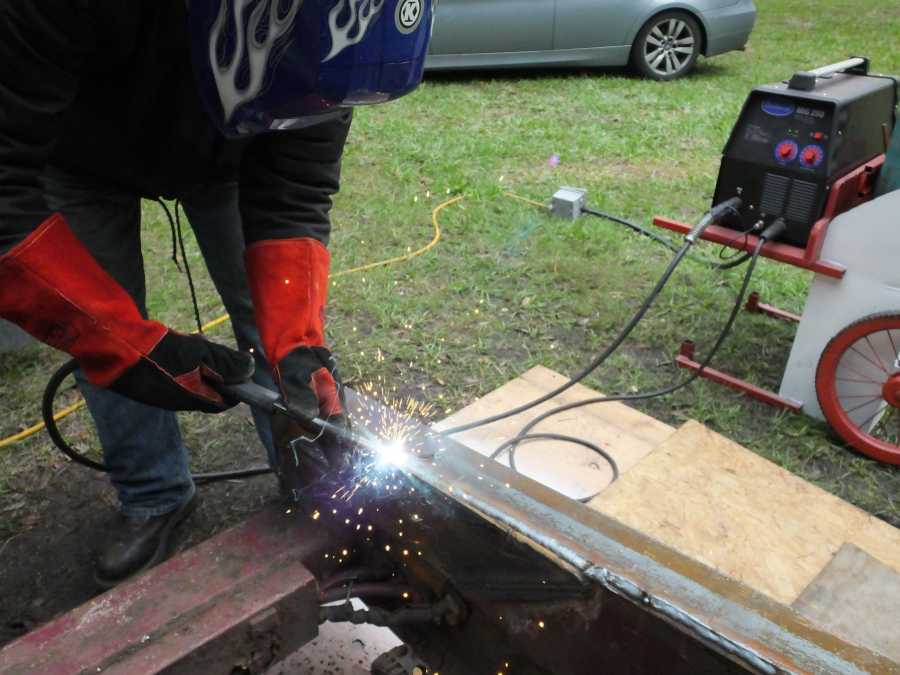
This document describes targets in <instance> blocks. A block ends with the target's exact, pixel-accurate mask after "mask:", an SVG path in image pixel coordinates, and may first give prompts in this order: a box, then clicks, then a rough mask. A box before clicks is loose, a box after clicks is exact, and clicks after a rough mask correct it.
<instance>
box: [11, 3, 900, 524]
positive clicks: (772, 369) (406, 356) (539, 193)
mask: <svg viewBox="0 0 900 675" xmlns="http://www.w3.org/2000/svg"><path fill="white" fill-rule="evenodd" d="M759 5H760V19H759V24H758V26H757V29H756V32H755V34H754V36H753V38H752V40H751V43H750V46H749V49H748V51H747V52H745V53H735V54H730V55H726V56H724V57H718V58H715V59H712V60H709V61H702V62H701V63H700V66H699V67H698V69H697V72H696V73H695V74H694V75H693V76H691V77H689V78H687V79H684V80H680V81H677V82H674V83H656V82H650V81H645V80H641V79H637V78H636V77H632V76H631V75H629V74H627V73H624V72H618V71H616V72H595V71H587V70H578V71H550V72H547V71H545V72H540V73H522V72H515V73H488V74H484V73H477V74H466V75H449V76H447V75H442V76H439V77H438V76H432V77H429V78H428V80H427V82H426V83H425V85H424V86H423V87H422V88H421V90H420V91H419V92H417V93H416V94H415V95H413V96H410V97H408V98H406V99H404V100H402V101H399V102H397V103H395V104H392V105H388V106H383V107H377V108H372V109H366V110H361V111H359V113H358V115H357V117H356V122H355V126H354V129H353V132H352V135H351V139H350V143H349V146H348V148H347V155H346V162H345V170H344V189H343V192H342V193H341V195H340V196H339V198H338V199H337V204H336V209H335V214H334V218H335V232H334V238H333V244H332V250H333V254H334V269H335V270H341V269H346V268H348V267H351V266H354V265H358V264H361V263H364V262H368V261H371V260H377V259H381V258H388V257H391V256H395V255H398V254H402V253H405V252H406V251H407V248H408V247H412V248H417V247H419V246H421V245H423V244H424V243H426V242H427V241H428V240H429V239H430V237H431V233H432V230H431V223H430V214H431V209H432V208H433V207H434V206H436V205H437V204H439V203H440V202H442V201H444V200H446V199H447V198H448V195H454V196H455V195H464V196H465V199H464V200H463V201H462V202H460V203H459V204H457V205H454V206H452V207H450V208H449V209H447V210H446V211H445V212H444V213H443V214H442V216H441V218H442V225H443V227H444V238H443V240H442V242H441V244H440V245H439V246H438V247H437V248H436V249H434V250H433V251H432V252H430V253H429V254H427V255H425V256H423V257H420V258H417V259H415V260H413V261H412V262H410V263H407V264H403V265H398V266H394V267H390V268H382V269H377V270H372V271H369V272H366V273H364V274H358V275H352V276H345V277H341V278H339V279H337V280H336V283H335V286H334V288H333V289H332V296H331V307H330V327H329V332H330V340H331V343H332V345H333V347H334V350H335V352H336V353H337V354H339V355H340V357H341V358H342V362H343V370H344V373H345V377H346V378H348V379H352V380H353V381H355V382H357V383H359V382H364V381H371V380H375V379H377V378H379V377H381V378H384V380H385V381H387V382H390V383H391V384H392V385H395V386H396V387H398V388H399V389H400V390H402V391H404V392H406V393H413V392H415V391H417V390H420V396H422V397H428V398H430V399H432V400H434V401H435V402H436V403H437V404H438V406H439V413H440V415H441V416H443V414H444V413H448V412H451V411H453V410H456V409H458V408H460V407H462V406H464V405H466V404H467V403H469V402H471V401H472V400H473V399H474V398H476V397H477V396H480V395H482V394H485V393H487V392H488V391H491V390H492V389H494V388H496V387H498V386H499V385H501V384H503V383H504V382H506V381H508V380H509V379H511V378H513V377H516V376H517V375H518V374H520V373H522V372H524V371H525V370H527V369H528V368H530V367H532V366H534V365H537V364H543V365H546V366H548V367H550V368H553V369H556V370H558V371H561V372H564V373H572V372H574V371H575V370H576V369H577V368H578V367H579V366H580V365H581V364H583V363H584V362H585V361H586V360H588V359H589V358H590V357H591V355H593V354H594V353H596V352H597V351H598V350H600V349H602V347H603V346H604V345H605V344H606V343H607V342H608V340H609V339H610V338H611V337H612V336H613V335H614V334H615V333H616V332H617V331H618V329H619V327H620V326H621V325H622V324H623V323H624V321H625V320H626V319H627V317H628V316H629V315H630V313H631V312H632V311H633V309H634V307H635V306H636V304H637V303H638V302H639V301H640V300H641V299H642V298H643V297H644V295H645V294H646V293H647V292H648V290H649V289H650V288H651V287H652V285H653V283H654V282H655V281H656V279H657V277H658V275H659V274H660V273H661V271H662V269H663V268H664V266H665V264H666V263H667V261H668V258H669V255H668V253H667V252H666V251H665V250H664V249H662V248H661V247H657V246H655V245H654V244H652V243H649V242H647V241H645V240H643V239H639V238H637V237H636V236H634V235H631V234H629V233H628V232H627V231H626V230H624V229H622V228H621V227H619V226H617V225H614V224H611V223H605V222H602V221H598V220H592V219H591V220H589V219H586V218H583V219H581V220H579V221H578V222H575V223H569V222H562V221H557V220H553V219H551V218H550V217H549V216H547V215H546V214H544V213H542V212H541V211H540V210H538V209H535V208H533V207H530V206H528V205H526V204H523V203H520V202H516V201H513V200H511V199H509V198H507V197H505V196H504V193H505V192H506V191H508V190H511V191H514V192H516V193H518V194H521V195H524V196H528V197H531V198H534V199H538V200H542V201H543V200H546V199H547V198H548V197H549V195H551V194H552V193H553V192H554V191H555V190H556V188H558V187H559V186H560V185H563V184H566V185H580V186H584V187H586V188H588V189H589V191H590V202H591V205H592V206H594V207H596V208H600V209H603V210H607V211H610V212H613V213H616V214H620V215H622V216H626V217H630V218H633V219H637V220H639V221H643V222H649V220H650V219H651V217H652V216H653V215H654V214H665V215H669V216H674V217H678V218H682V219H686V220H696V219H697V218H698V216H699V215H700V214H701V213H702V212H703V210H704V209H705V208H707V207H708V206H709V202H710V199H711V195H712V191H713V188H714V183H715V176H716V172H717V169H718V160H719V153H720V151H721V148H722V146H723V144H724V142H725V140H726V138H727V135H728V132H729V130H730V128H731V126H732V124H733V123H734V121H735V119H736V117H737V114H738V112H739V110H740V107H741V105H742V104H743V102H744V100H745V98H746V95H747V93H748V92H749V90H750V89H751V88H752V87H753V86H755V85H757V84H763V83H768V82H774V81H778V80H781V79H783V78H785V77H787V76H789V75H790V74H791V73H793V72H794V71H795V70H798V69H801V68H807V67H814V66H818V65H823V64H825V63H830V62H833V61H838V60H841V59H843V58H845V57H846V56H847V55H849V54H863V55H868V56H870V57H871V58H872V60H873V67H874V69H875V70H878V71H883V72H889V73H900V50H898V49H897V44H896V36H897V35H900V11H897V10H895V9H889V7H890V3H885V2H876V1H875V0H836V1H830V2H828V3H824V4H823V3H821V2H812V1H811V0H760V2H759ZM551 155H558V156H559V158H560V162H559V165H558V166H551V165H550V164H549V163H548V158H549V157H550V156H551ZM145 216H146V236H145V248H146V251H145V254H146V260H147V265H148V284H149V288H150V304H151V308H152V311H153V312H154V314H155V315H156V316H157V317H158V318H160V319H161V320H163V321H166V322H169V323H170V324H172V325H175V326H177V327H180V328H182V329H189V328H191V326H192V318H191V316H192V313H191V308H190V300H189V296H188V292H187V286H186V283H185V281H184V279H183V277H182V276H181V275H180V274H179V273H178V271H177V270H176V269H175V267H174V266H173V265H172V264H171V262H170V261H169V260H168V251H169V246H170V244H169V238H168V236H169V235H168V227H167V225H166V223H165V221H164V220H163V217H162V214H161V212H160V210H159V209H158V207H157V206H156V205H154V204H152V203H147V204H146V206H145ZM187 245H188V248H189V255H190V256H191V260H192V261H193V262H194V268H195V269H196V270H198V274H197V276H202V273H201V268H202V265H201V261H200V257H199V253H198V252H197V249H196V245H195V244H194V242H193V240H192V239H190V238H189V239H188V241H187ZM708 252H713V251H712V249H710V250H709V251H708ZM740 276H741V272H740V271H737V272H732V273H730V274H723V273H721V272H715V271H711V270H709V269H707V268H705V267H703V266H700V265H695V264H691V263H686V264H685V265H683V266H682V268H681V270H680V272H679V273H678V275H677V276H676V278H675V279H674V280H673V283H672V284H670V286H669V288H668V290H667V291H666V292H665V293H664V295H663V296H662V297H661V298H660V300H659V302H658V303H657V305H656V308H655V310H654V311H653V313H652V314H651V316H650V317H649V318H648V319H647V320H646V321H645V322H644V323H643V324H642V325H641V326H640V327H639V329H638V330H637V331H636V333H635V334H634V336H633V338H632V339H631V340H630V341H629V342H628V343H627V344H626V347H625V348H624V349H623V350H622V351H621V352H620V353H619V354H618V355H617V356H616V357H614V358H613V359H612V360H611V361H610V362H609V364H608V366H607V367H606V368H604V369H603V370H601V371H600V372H598V373H597V374H596V375H595V376H594V377H592V378H591V379H590V380H589V381H588V384H589V385H590V386H594V387H596V388H598V389H601V390H603V391H605V392H608V393H613V392H632V391H638V390H643V389H650V388H655V387H659V386H661V385H664V384H668V383H670V382H672V381H673V380H674V379H675V378H678V377H680V376H682V373H680V372H679V371H677V369H676V368H675V367H674V366H673V364H672V357H673V355H674V353H675V351H676V350H677V348H678V345H679V344H680V342H681V340H682V339H684V338H687V337H690V338H692V339H694V340H696V341H697V344H698V348H699V349H700V350H701V353H702V350H703V349H704V348H705V347H708V346H709V344H710V343H711V341H712V339H714V337H715V335H716V334H717V332H718V331H719V329H720V326H721V322H722V321H723V320H724V317H725V315H726V314H727V311H728V310H729V309H730V305H731V303H732V301H733V298H734V293H735V290H736V289H737V286H738V284H739V281H740ZM808 282H809V275H808V274H807V273H804V272H800V271H797V270H794V269H790V268H787V267H785V266H781V265H776V264H773V263H769V262H763V263H761V264H760V269H759V271H758V274H757V277H756V280H755V282H754V284H753V288H754V289H755V290H759V291H760V292H761V293H762V294H763V296H764V298H765V299H766V301H768V302H773V303H775V304H778V305H780V306H782V307H785V308H787V309H790V310H793V311H797V312H799V311H801V310H802V307H803V302H804V298H805V292H806V287H807V284H808ZM199 287H200V293H201V310H202V312H203V315H204V318H206V319H211V318H214V317H215V316H217V315H218V314H220V313H221V307H220V305H219V303H218V300H217V298H216V296H215V294H214V292H213V291H212V288H211V285H210V283H209V281H208V280H207V279H205V278H202V279H201V280H200V283H199ZM213 335H214V336H221V338H222V339H225V338H226V337H227V335H228V331H227V329H225V328H219V329H217V332H215V333H214V334H213ZM792 335H793V327H792V326H789V325H787V324H782V323H777V322H773V321H771V320H769V319H765V318H762V317H759V316H754V315H749V314H746V313H745V314H743V315H742V316H741V317H740V319H739V323H738V326H737V329H736V331H735V337H734V338H733V339H731V340H730V341H729V342H728V343H727V344H726V346H725V347H724V349H723V351H722V352H721V354H720V356H719V358H718V359H717V363H718V364H720V365H721V366H722V367H723V368H724V369H726V370H728V371H730V372H732V373H734V374H736V375H739V376H742V377H746V378H747V379H749V380H751V381H753V382H755V383H758V384H760V385H763V386H766V387H771V388H777V385H778V381H779V378H780V374H781V372H782V369H783V367H784V363H785V361H786V358H787V354H788V350H789V348H790V345H791V340H792ZM62 361H63V358H62V357H61V356H60V355H59V354H57V353H53V352H52V351H51V350H49V349H47V348H43V347H34V348H30V349H28V350H27V351H25V352H23V353H20V354H17V355H5V356H3V357H0V372H2V374H3V377H2V383H0V437H5V436H7V435H9V434H11V433H14V432H16V431H18V430H20V429H21V428H23V427H24V426H27V425H28V424H30V423H32V422H33V421H35V420H37V419H38V417H39V403H40V393H41V390H42V388H43V385H44V382H45V379H46V377H47V376H48V375H49V372H50V370H51V368H52V367H54V366H55V365H57V364H60V363H61V362H62ZM639 407H641V408H642V409H644V410H645V411H647V412H649V413H650V414H652V415H654V416H656V417H658V418H660V419H662V420H664V421H666V422H669V423H671V424H676V425H677V424H679V423H681V422H683V421H685V420H687V419H697V420H699V421H701V422H703V423H705V424H707V425H709V426H710V427H711V428H713V429H715V430H717V431H719V432H721V433H723V434H725V435H726V436H729V437H730V438H733V439H734V440H736V441H738V442H739V443H741V444H743V445H745V446H747V447H749V448H751V449H753V450H754V451H756V452H758V453H759V454H761V455H763V456H765V457H767V458H769V459H771V460H773V461H774V462H776V463H778V464H780V465H781V466H784V467H786V468H787V469H789V470H791V471H793V472H795V473H797V474H799V475H801V476H803V477H804V478H806V479H808V480H810V481H812V482H814V483H816V484H818V485H820V486H821V487H823V488H825V489H827V490H829V491H831V492H833V493H835V494H837V495H839V496H841V497H843V498H844V499H847V500H848V501H850V502H852V503H854V504H856V505H858V506H860V507H861V508H863V509H865V510H866V511H868V512H870V513H872V514H875V515H877V516H879V517H881V518H884V519H885V520H887V521H889V522H891V523H893V524H895V525H898V526H900V497H898V495H900V471H898V470H897V469H894V468H890V467H887V466H882V465H879V464H877V463H875V462H873V461H870V460H867V459H865V458H862V457H860V456H858V455H856V454H854V453H852V452H850V451H848V450H847V449H845V448H844V447H843V446H842V445H841V444H840V443H839V442H838V441H837V440H836V439H835V437H834V436H833V435H832V434H831V433H830V432H829V429H828V428H827V427H826V426H825V425H824V424H820V423H818V422H815V421H812V420H810V419H808V418H805V417H802V416H794V415H782V414H779V413H777V412H776V411H774V410H773V409H771V408H768V407H765V406H763V405H760V404H757V403H754V402H752V401H750V400H748V399H746V398H743V397H741V396H739V395H737V394H735V393H732V392H729V391H727V390H725V389H723V388H720V387H716V386H715V385H711V384H708V383H697V384H695V385H693V386H692V387H691V388H690V389H689V390H687V391H684V392H681V393H679V394H678V395H676V396H674V397H672V398H668V399H662V400H655V401H651V402H647V403H645V404H641V405H640V406H639ZM65 424H66V426H65V427H64V428H65V429H66V430H67V432H68V433H70V434H71V435H72V436H73V437H75V438H81V439H82V440H84V439H87V438H88V437H89V435H90V424H89V418H88V417H87V415H86V414H85V413H79V415H78V416H77V417H76V418H75V419H72V420H69V421H67V422H66V423H65ZM216 424H217V422H216V420H215V419H210V418H205V419H201V418H199V417H198V416H190V417H187V418H186V424H185V426H186V428H187V434H188V443H189V446H191V447H192V448H194V449H195V451H196V463H197V466H198V467H201V466H202V467H203V468H210V467H212V466H216V464H217V462H218V461H220V456H219V455H218V454H217V453H219V452H221V447H220V446H221V445H222V444H221V443H219V444H216V443H210V442H208V440H203V439H209V438H214V437H215V432H216ZM61 461H62V460H61V459H59V457H58V456H57V455H56V453H55V451H54V450H53V449H52V446H51V444H50V442H49V440H48V439H47V437H46V436H44V435H39V436H36V437H34V438H33V439H31V440H29V441H26V442H24V443H21V444H19V445H17V446H14V447H12V448H5V449H0V514H2V513H4V512H6V513H7V514H12V513H17V514H18V513H22V511H21V510H17V509H15V508H14V507H15V505H16V504H20V503H21V501H22V500H23V499H24V496H23V495H26V494H27V493H28V492H29V491H30V490H31V489H32V488H33V486H34V485H35V484H36V483H37V482H40V480H41V475H42V473H43V470H45V469H48V468H51V467H53V466H54V465H58V464H59V463H60V462H61ZM22 517H24V516H22ZM18 518H19V517H18V516H17V517H16V518H13V517H7V516H2V517H0V541H2V539H3V538H4V537H5V536H6V535H8V534H11V533H13V532H15V531H16V530H17V529H18V528H20V527H21V524H20V523H19V521H18Z"/></svg>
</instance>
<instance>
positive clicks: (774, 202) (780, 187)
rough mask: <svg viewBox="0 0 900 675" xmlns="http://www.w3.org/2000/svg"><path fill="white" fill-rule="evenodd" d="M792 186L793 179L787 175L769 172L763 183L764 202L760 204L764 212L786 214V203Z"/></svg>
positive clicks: (771, 214)
mask: <svg viewBox="0 0 900 675" xmlns="http://www.w3.org/2000/svg"><path fill="white" fill-rule="evenodd" d="M790 187H791V179H790V178H788V177H787V176H779V175H777V174H774V173H767V174H766V179H765V182H764V183H763V191H762V203H761V204H760V205H759V206H760V209H761V210H762V212H763V213H765V214H766V215H770V216H782V215H784V205H785V202H787V194H788V189H789V188H790Z"/></svg>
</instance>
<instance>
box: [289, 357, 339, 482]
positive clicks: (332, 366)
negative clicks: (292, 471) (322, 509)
mask: <svg viewBox="0 0 900 675" xmlns="http://www.w3.org/2000/svg"><path fill="white" fill-rule="evenodd" d="M278 374H279V385H280V387H281V395H282V398H284V400H285V402H286V403H287V404H288V406H290V408H292V409H293V410H297V411H298V412H300V413H302V414H303V415H304V416H305V417H309V418H314V417H318V418H320V419H323V420H325V421H327V422H329V423H330V424H333V425H334V426H336V427H338V428H340V429H344V430H346V431H349V430H350V424H349V422H348V419H347V405H346V402H345V399H344V392H343V385H342V383H341V376H340V374H339V373H338V369H337V363H336V362H335V359H334V357H333V356H332V355H331V352H329V351H328V350H327V349H325V348H324V347H299V348H297V349H295V350H294V351H292V352H291V353H289V354H288V355H287V356H285V357H284V358H283V359H282V360H281V361H280V362H279V363H278ZM273 433H274V434H275V439H276V445H278V446H279V447H286V446H287V445H288V444H289V443H290V442H291V441H293V440H294V439H296V438H298V437H303V438H307V439H309V440H310V441H313V442H314V444H315V445H316V446H317V447H318V448H319V449H320V450H321V451H322V454H324V455H325V458H326V459H327V460H328V464H329V465H330V466H331V467H332V468H335V469H340V468H343V467H344V466H345V465H346V464H347V462H348V461H349V456H350V451H351V448H350V447H348V444H347V442H346V440H345V439H344V438H340V437H338V436H336V435H335V434H333V433H330V432H325V433H321V431H320V430H319V429H315V428H304V427H303V426H302V425H300V424H299V423H297V422H294V421H293V420H290V419H288V418H285V417H284V416H283V415H276V419H274V420H273Z"/></svg>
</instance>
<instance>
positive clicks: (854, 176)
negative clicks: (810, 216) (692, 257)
mask: <svg viewBox="0 0 900 675" xmlns="http://www.w3.org/2000/svg"><path fill="white" fill-rule="evenodd" d="M883 165H884V155H879V156H878V157H876V158H875V159H873V160H872V161H870V162H866V163H865V164H863V165H862V166H860V167H859V168H857V169H856V170H854V171H851V172H850V173H848V174H847V175H846V176H844V177H843V178H840V179H838V180H837V181H835V183H834V185H833V186H832V187H831V191H830V192H829V194H828V201H827V202H826V203H825V211H824V213H823V214H822V217H821V218H820V219H819V220H818V221H817V222H816V224H815V225H814V226H813V228H812V230H811V231H810V234H809V241H808V242H807V244H806V248H800V247H799V246H791V245H789V244H782V243H779V242H769V243H768V244H766V245H765V246H763V249H762V256H763V257H765V258H770V259H771V260H776V261H778V262H783V263H786V264H788V265H793V266H795V267H800V268H802V269H807V270H810V271H812V272H816V273H817V274H823V275H825V276H827V277H832V278H834V279H841V278H843V276H844V274H845V273H846V271H847V270H846V268H845V267H844V266H843V265H839V264H837V263H833V262H829V261H827V260H822V259H821V258H820V256H821V254H822V246H823V245H824V244H825V236H826V235H827V234H828V226H829V225H830V224H831V221H832V220H834V218H836V217H837V216H839V215H840V214H842V213H845V212H846V211H849V210H850V209H852V208H854V207H856V206H859V205H860V204H862V203H863V202H866V201H868V200H869V199H871V198H872V196H873V194H874V191H875V182H876V180H877V177H878V172H879V170H880V169H881V167H882V166H883ZM653 224H654V225H657V226H658V227H662V228H665V229H667V230H671V231H672V232H678V233H679V234H687V233H688V232H690V231H691V230H692V229H693V227H692V226H691V225H687V224H685V223H682V222H679V221H677V220H672V219H670V218H663V217H662V216H657V217H656V218H654V219H653ZM702 238H703V239H704V240H706V241H711V242H713V243H715V244H721V245H722V246H728V247H730V248H734V249H738V250H741V251H747V252H751V251H753V250H754V249H755V248H756V244H757V243H758V242H759V238H758V237H755V236H753V235H744V234H741V233H740V232H737V231H735V230H732V229H729V228H727V227H719V226H717V225H712V226H711V227H709V228H708V229H707V230H706V232H705V233H704V234H703V237H702Z"/></svg>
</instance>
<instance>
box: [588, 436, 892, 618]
mask: <svg viewBox="0 0 900 675" xmlns="http://www.w3.org/2000/svg"><path fill="white" fill-rule="evenodd" d="M591 507H592V508H595V509H597V510H599V511H601V512H603V513H606V514H608V515H610V516H612V517H614V518H616V519H617V520H619V521H621V522H622V523H624V524H626V525H628V526H629V527H632V528H634V529H636V530H638V531H640V532H643V533H644V534H647V535H649V536H651V537H653V538H655V539H657V540H659V541H661V542H663V543H664V544H666V545H668V546H670V547H671V548H674V549H676V550H678V551H680V552H682V553H684V554H686V555H688V556H690V557H692V558H694V559H696V560H699V561H700V562H703V563H705V564H707V565H709V566H711V567H713V568H715V569H717V570H719V571H720V572H722V573H723V574H725V575H727V576H729V577H732V578H734V579H737V580H738V581H741V582H743V583H744V584H746V585H748V586H750V587H751V588H754V589H756V590H758V591H760V592H762V593H764V594H766V595H768V596H769V597H771V598H773V599H775V600H778V601H779V602H782V603H784V604H788V605H789V604H791V603H793V602H794V601H795V600H796V599H797V598H798V596H799V595H800V594H801V593H802V591H803V589H805V588H806V587H807V586H809V584H810V583H811V582H812V581H813V580H814V579H815V578H816V576H818V574H819V573H820V572H821V571H822V569H824V568H825V566H826V565H828V564H829V563H830V562H831V560H832V558H833V557H834V556H835V554H837V552H838V551H839V550H840V548H841V547H842V546H843V545H844V544H845V543H846V542H852V543H854V544H856V545H857V546H859V547H860V548H862V549H864V550H865V551H867V552H868V553H870V554H871V555H873V556H875V557H876V558H878V559H879V560H881V561H882V562H883V563H885V564H886V565H888V566H890V567H892V568H894V569H896V570H900V530H897V529H895V528H893V527H891V526H890V525H888V524H887V523H885V522H883V521H881V520H878V519H877V518H874V517H872V516H870V515H868V514H866V513H865V512H863V511H861V510H859V509H857V508H856V507H854V506H852V505H850V504H848V503H847V502H844V501H842V500H841V499H838V498H837V497H835V496H834V495H831V494H829V493H827V492H825V491H824V490H821V489H819V488H817V487H815V486H814V485H811V484H809V483H807V482H806V481H804V480H802V479H801V478H798V477H797V476H795V475H793V474H791V473H790V472H788V471H785V470H784V469H781V468H780V467H778V466H776V465H774V464H772V463H771V462H769V461H767V460H765V459H763V458H762V457H759V456H758V455H756V454H754V453H753V452H751V451H749V450H747V449H745V448H743V447H741V446H740V445H738V444H736V443H734V442H732V441H730V440H728V439H727V438H724V437H723V436H720V435H718V434H716V433H714V432H712V431H710V430H709V429H707V428H706V427H704V426H703V425H701V424H699V423H697V422H689V423H687V424H686V425H684V426H683V427H682V428H681V429H679V430H678V431H677V432H675V433H674V434H672V435H671V436H670V437H669V438H668V439H667V440H666V441H665V442H663V443H662V444H661V445H660V447H659V448H657V449H656V450H655V451H654V452H653V453H652V454H650V455H649V456H648V457H646V458H645V459H644V460H643V461H642V462H640V463H639V464H638V465H637V466H635V467H633V468H632V469H631V470H630V471H629V472H627V473H626V474H625V475H623V477H622V478H621V479H620V480H619V481H618V482H616V483H615V484H614V485H612V486H611V487H610V488H609V489H607V490H606V491H605V492H604V493H603V494H601V495H600V496H599V497H597V498H596V499H595V500H593V501H592V502H591Z"/></svg>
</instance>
